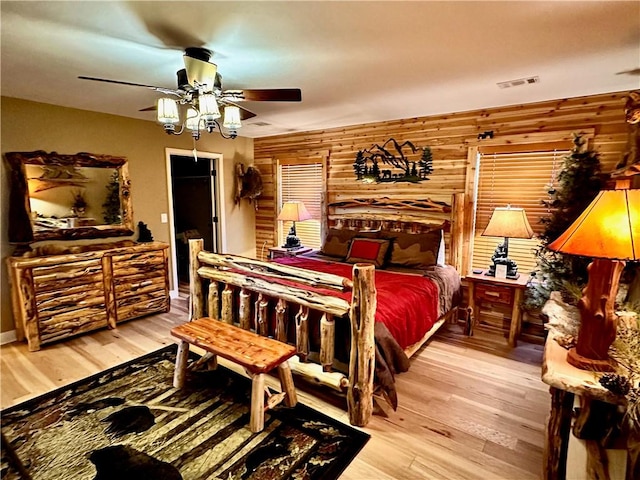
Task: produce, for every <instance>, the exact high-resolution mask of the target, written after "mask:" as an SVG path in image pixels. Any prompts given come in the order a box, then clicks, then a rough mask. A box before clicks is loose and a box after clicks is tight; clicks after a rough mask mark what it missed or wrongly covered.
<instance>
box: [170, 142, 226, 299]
mask: <svg viewBox="0 0 640 480" xmlns="http://www.w3.org/2000/svg"><path fill="white" fill-rule="evenodd" d="M164 152H165V166H166V173H167V197H168V203H169V211H168V220H169V251H170V252H171V255H170V258H169V264H170V270H171V292H170V295H171V297H172V298H177V297H178V259H177V253H176V238H175V235H176V232H175V220H174V218H173V178H172V177H171V156H172V155H179V156H183V157H191V156H193V150H183V149H180V148H169V147H167V148H165V149H164ZM197 154H198V159H201V158H202V159H207V160H210V159H213V160H216V175H215V177H214V180H213V181H214V182H215V185H211V187H212V190H211V191H212V193H213V195H215V198H213V199H212V200H213V201H212V209H213V207H215V206H216V205H217V207H218V211H217V214H218V240H219V242H218V243H217V244H218V249H219V250H220V251H221V252H226V250H227V234H226V230H225V225H226V221H225V205H224V199H225V198H226V197H225V194H224V157H223V155H222V154H221V153H213V152H201V151H198V153H197ZM213 210H214V215H215V213H216V212H215V209H213ZM214 228H216V227H215V225H214Z"/></svg>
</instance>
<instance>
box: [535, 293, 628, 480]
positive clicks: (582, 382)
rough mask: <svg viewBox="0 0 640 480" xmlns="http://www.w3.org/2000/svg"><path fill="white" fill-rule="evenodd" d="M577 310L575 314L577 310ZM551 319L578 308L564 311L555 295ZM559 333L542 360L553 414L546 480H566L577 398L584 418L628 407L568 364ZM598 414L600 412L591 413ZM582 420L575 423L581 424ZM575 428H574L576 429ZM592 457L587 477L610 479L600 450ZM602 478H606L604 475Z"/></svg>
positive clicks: (552, 337) (548, 308) (546, 347)
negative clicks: (604, 407)
mask: <svg viewBox="0 0 640 480" xmlns="http://www.w3.org/2000/svg"><path fill="white" fill-rule="evenodd" d="M574 310H575V311H574ZM542 312H543V314H545V315H547V316H548V317H549V322H555V323H558V322H562V316H564V315H574V314H577V309H575V307H573V309H572V310H571V309H569V308H563V305H561V302H558V301H557V299H556V298H555V297H554V295H553V294H552V299H551V300H549V301H548V302H547V303H546V304H545V306H544V308H543V310H542ZM559 335H560V334H559V333H558V332H556V331H555V330H553V329H550V330H549V334H548V336H547V340H546V342H545V345H544V357H543V359H542V381H543V382H544V383H546V384H547V385H549V393H550V394H551V413H550V416H549V420H548V422H547V428H546V431H545V441H544V452H543V462H544V463H543V474H544V475H543V478H544V479H545V480H556V479H557V480H564V479H566V478H567V449H568V446H569V438H570V435H571V423H572V414H573V408H574V400H575V396H576V395H577V396H579V397H580V400H581V404H582V408H581V410H582V412H581V413H583V414H585V416H588V415H590V413H588V412H587V410H589V407H590V406H591V405H592V404H596V403H599V402H604V404H609V405H625V403H626V402H625V399H624V398H623V397H619V396H617V395H614V394H613V393H611V392H610V391H609V390H607V389H606V388H605V387H603V386H602V385H600V383H599V382H598V374H597V373H595V372H592V371H588V370H581V369H579V368H576V367H574V366H573V365H571V364H569V363H568V362H567V350H566V349H565V348H563V347H562V346H560V344H558V342H557V341H556V340H555V338H556V337H558V336H559ZM591 413H594V414H596V415H597V413H596V412H595V411H594V412H591ZM579 421H580V419H578V420H576V422H579ZM574 428H575V427H574ZM593 451H594V455H592V452H591V451H589V452H588V453H589V455H590V456H593V458H592V459H591V460H590V461H589V462H588V463H589V464H588V466H587V468H588V469H591V476H590V475H589V474H587V477H588V478H596V477H597V478H608V474H607V473H605V472H606V464H607V461H606V460H603V459H601V458H597V455H595V453H597V454H598V455H601V454H600V453H599V452H598V449H593ZM601 475H603V476H601Z"/></svg>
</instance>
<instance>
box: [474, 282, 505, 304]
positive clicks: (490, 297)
mask: <svg viewBox="0 0 640 480" xmlns="http://www.w3.org/2000/svg"><path fill="white" fill-rule="evenodd" d="M475 295H476V298H477V299H481V300H487V301H489V302H495V303H503V304H505V305H511V300H512V298H513V289H511V288H510V287H501V286H499V285H489V284H486V283H477V284H476V293H475Z"/></svg>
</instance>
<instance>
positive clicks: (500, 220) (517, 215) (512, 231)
mask: <svg viewBox="0 0 640 480" xmlns="http://www.w3.org/2000/svg"><path fill="white" fill-rule="evenodd" d="M482 236H483V237H504V243H502V244H500V245H498V247H497V248H496V250H495V252H494V254H493V256H492V257H491V260H492V261H493V264H492V265H491V266H490V267H489V270H488V271H487V272H486V273H485V275H488V276H491V277H495V276H496V270H497V268H499V267H500V266H503V265H504V267H506V278H510V279H512V280H516V279H517V278H518V277H519V276H520V274H519V273H518V265H517V264H516V262H515V261H513V260H511V259H510V258H509V238H531V237H533V230H532V229H531V225H529V220H527V214H526V213H525V211H524V208H512V207H511V206H510V205H507V206H506V207H498V208H496V209H495V210H494V211H493V213H492V214H491V218H490V219H489V224H488V225H487V228H485V229H484V232H482Z"/></svg>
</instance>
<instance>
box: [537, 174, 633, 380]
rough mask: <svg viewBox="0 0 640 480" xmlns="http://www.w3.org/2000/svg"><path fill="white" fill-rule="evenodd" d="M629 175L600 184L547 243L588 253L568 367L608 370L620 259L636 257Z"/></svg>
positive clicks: (562, 249)
mask: <svg viewBox="0 0 640 480" xmlns="http://www.w3.org/2000/svg"><path fill="white" fill-rule="evenodd" d="M630 184H631V182H630V180H628V179H625V180H619V181H617V182H616V185H615V188H614V189H611V190H602V191H600V193H598V195H597V196H596V198H595V199H594V200H593V201H592V202H591V203H590V204H589V206H588V207H587V208H586V209H585V211H584V212H583V213H582V214H581V215H580V216H579V217H578V219H577V220H576V221H575V222H573V224H572V225H571V226H570V227H569V228H568V229H567V230H566V231H565V232H564V233H563V234H562V235H560V237H558V239H556V240H555V241H553V242H551V243H550V244H549V245H547V248H548V249H550V250H553V251H555V252H561V253H567V254H570V255H582V256H585V257H593V258H594V260H593V262H591V263H590V264H589V267H588V272H589V280H588V282H587V286H586V287H585V288H584V290H582V294H583V296H582V298H581V299H580V300H579V302H578V310H579V311H580V328H579V331H578V340H577V343H576V346H575V348H572V349H571V350H569V353H568V354H567V361H568V362H569V363H570V364H571V365H573V366H574V367H577V368H580V369H583V370H593V371H598V372H607V371H612V370H613V369H614V368H613V366H612V364H611V362H610V361H609V354H608V352H609V347H610V345H611V344H612V343H613V341H614V340H615V337H616V330H617V317H616V315H615V312H614V306H615V300H616V293H617V291H618V284H619V282H620V275H621V274H622V270H623V268H624V266H625V262H626V261H637V260H640V189H630V188H629V187H630Z"/></svg>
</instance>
